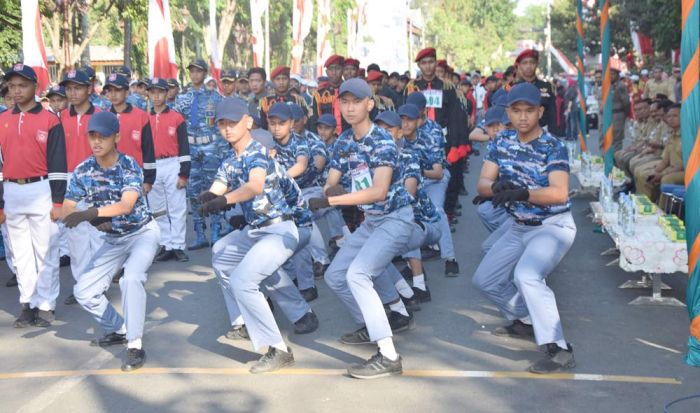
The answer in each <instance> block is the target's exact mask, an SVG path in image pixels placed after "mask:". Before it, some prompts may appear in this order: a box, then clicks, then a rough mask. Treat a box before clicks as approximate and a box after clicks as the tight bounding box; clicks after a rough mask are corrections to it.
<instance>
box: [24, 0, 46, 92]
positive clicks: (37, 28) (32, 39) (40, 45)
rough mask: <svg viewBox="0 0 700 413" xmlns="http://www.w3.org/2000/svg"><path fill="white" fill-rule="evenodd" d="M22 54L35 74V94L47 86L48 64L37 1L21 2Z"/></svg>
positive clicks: (25, 0) (27, 0)
mask: <svg viewBox="0 0 700 413" xmlns="http://www.w3.org/2000/svg"><path fill="white" fill-rule="evenodd" d="M22 52H23V54H24V64H25V65H27V66H31V67H32V69H34V71H35V72H36V77H37V89H36V92H37V94H41V93H42V92H44V91H45V90H46V88H47V87H48V85H49V69H48V67H49V64H48V62H47V59H46V48H45V47H44V35H43V33H42V32H41V15H40V14H39V1H38V0H22Z"/></svg>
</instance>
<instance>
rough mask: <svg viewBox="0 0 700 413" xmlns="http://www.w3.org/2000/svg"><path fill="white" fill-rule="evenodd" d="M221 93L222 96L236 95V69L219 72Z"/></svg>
mask: <svg viewBox="0 0 700 413" xmlns="http://www.w3.org/2000/svg"><path fill="white" fill-rule="evenodd" d="M221 89H222V91H223V92H222V93H221V95H222V96H223V97H232V96H236V71H235V70H224V71H223V72H221Z"/></svg>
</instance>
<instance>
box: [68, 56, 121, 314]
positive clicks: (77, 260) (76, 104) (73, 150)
mask: <svg viewBox="0 0 700 413" xmlns="http://www.w3.org/2000/svg"><path fill="white" fill-rule="evenodd" d="M60 85H61V86H62V87H64V88H65V90H66V96H67V97H68V102H69V103H70V106H69V107H68V108H66V109H64V110H63V111H62V112H61V113H60V115H59V117H60V118H61V124H62V125H63V131H64V133H65V141H66V160H67V165H68V174H69V177H70V174H72V173H73V171H74V170H75V168H76V167H77V166H78V165H79V164H80V163H81V162H83V161H84V160H85V159H87V158H88V157H90V155H92V149H91V148H90V143H89V141H88V123H89V122H90V118H91V117H92V116H93V115H94V114H95V113H97V112H101V110H100V109H99V108H97V107H95V105H94V104H93V103H92V101H91V100H90V90H91V87H92V86H91V85H92V83H91V81H90V78H89V76H88V74H87V73H85V72H84V71H83V70H81V69H78V70H69V71H67V72H66V73H65V75H64V76H63V80H62V81H61V83H60ZM110 105H111V104H110ZM68 181H69V184H70V178H69V180H68ZM78 208H79V209H85V205H84V204H82V203H81V204H80V205H79V206H78ZM59 228H60V229H61V241H62V242H61V244H62V246H63V245H65V246H67V249H68V255H69V256H70V266H71V272H72V274H73V279H74V280H75V281H78V277H79V276H80V274H82V272H83V270H84V269H85V266H87V264H88V261H89V260H90V258H92V254H93V253H94V252H95V251H96V250H97V249H98V248H99V247H100V245H101V244H102V241H101V239H100V238H101V237H100V234H99V232H97V230H95V229H94V228H93V227H92V226H91V225H90V224H89V223H84V224H81V225H79V226H78V227H76V228H73V229H71V230H66V229H65V227H64V226H63V225H59ZM62 255H63V254H62ZM64 303H65V304H67V305H70V304H75V303H76V301H75V297H74V296H73V294H71V295H69V296H68V297H67V298H66V299H65V301H64Z"/></svg>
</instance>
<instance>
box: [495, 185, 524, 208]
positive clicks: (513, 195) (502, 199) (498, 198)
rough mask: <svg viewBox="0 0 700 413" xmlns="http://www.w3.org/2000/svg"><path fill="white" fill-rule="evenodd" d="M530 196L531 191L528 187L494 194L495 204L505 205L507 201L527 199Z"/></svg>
mask: <svg viewBox="0 0 700 413" xmlns="http://www.w3.org/2000/svg"><path fill="white" fill-rule="evenodd" d="M529 198H530V192H529V191H528V190H527V189H524V188H520V189H511V190H509V191H502V192H499V193H497V194H495V195H494V196H493V200H492V201H491V202H492V203H493V206H501V205H505V204H506V203H507V202H516V201H527V200H528V199H529Z"/></svg>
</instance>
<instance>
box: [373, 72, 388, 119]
mask: <svg viewBox="0 0 700 413" xmlns="http://www.w3.org/2000/svg"><path fill="white" fill-rule="evenodd" d="M383 80H384V75H382V72H380V71H378V70H370V71H369V73H368V74H367V79H366V81H367V83H368V84H369V87H370V88H372V100H374V108H373V109H372V113H370V115H369V117H370V119H372V120H374V119H375V118H376V117H377V115H379V114H380V113H382V112H384V111H387V110H394V102H393V101H392V100H391V99H390V98H388V97H386V96H382V95H380V94H379V93H380V92H381V90H382V82H383Z"/></svg>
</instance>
